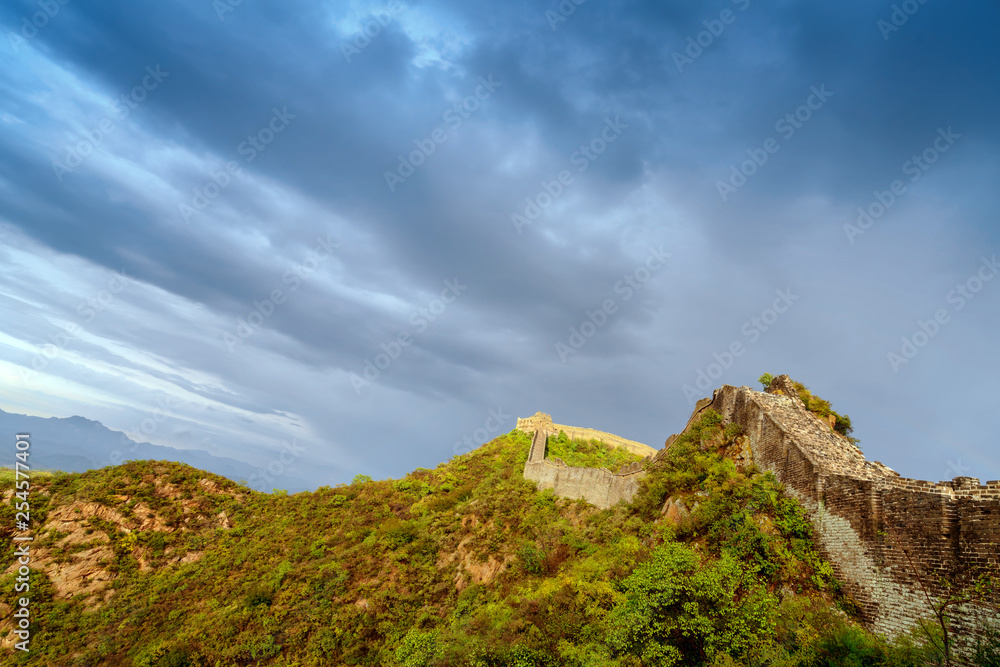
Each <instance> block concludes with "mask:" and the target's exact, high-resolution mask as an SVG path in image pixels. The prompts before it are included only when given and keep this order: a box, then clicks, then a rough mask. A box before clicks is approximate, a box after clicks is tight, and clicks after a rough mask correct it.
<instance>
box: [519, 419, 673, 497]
mask: <svg viewBox="0 0 1000 667" xmlns="http://www.w3.org/2000/svg"><path fill="white" fill-rule="evenodd" d="M517 428H518V429H520V430H522V431H526V432H531V433H533V436H532V439H531V449H530V450H529V452H528V460H527V462H525V464H524V478H525V479H529V480H532V481H534V482H536V483H537V484H538V488H539V489H552V490H553V491H554V492H555V494H556V495H557V496H559V497H560V498H570V499H573V500H576V499H581V498H582V499H583V500H586V501H587V502H589V503H591V504H592V505H595V506H597V507H600V508H601V509H607V508H609V507H611V506H612V505H614V504H615V503H618V502H620V501H622V500H630V499H631V498H632V496H634V495H635V492H636V491H637V490H638V488H639V480H640V479H642V476H643V475H645V474H646V473H645V471H644V470H643V462H642V461H639V462H636V463H632V464H629V465H625V466H622V467H621V468H620V469H619V470H618V471H617V472H611V471H610V470H608V469H607V468H577V467H572V466H567V465H566V464H565V463H563V462H562V461H561V460H560V459H559V458H553V459H547V458H546V457H545V444H546V439H547V438H548V436H549V435H555V434H558V433H559V431H563V432H565V433H566V435H568V436H569V437H571V438H579V439H585V440H591V439H593V440H600V441H602V442H604V443H607V444H608V445H611V446H613V447H622V448H624V449H628V450H629V451H631V452H632V453H634V454H639V455H641V456H646V458H647V459H648V458H649V457H651V456H652V455H655V454H656V450H655V449H653V448H652V447H649V446H647V445H644V444H642V443H640V442H635V441H633V440H626V439H625V438H620V437H618V436H616V435H612V434H610V433H604V432H603V431H595V430H593V429H588V428H579V427H575V426H564V425H562V424H553V423H552V417H550V416H549V415H547V414H545V413H543V412H537V413H535V414H534V415H533V416H531V417H527V418H523V419H518V420H517Z"/></svg>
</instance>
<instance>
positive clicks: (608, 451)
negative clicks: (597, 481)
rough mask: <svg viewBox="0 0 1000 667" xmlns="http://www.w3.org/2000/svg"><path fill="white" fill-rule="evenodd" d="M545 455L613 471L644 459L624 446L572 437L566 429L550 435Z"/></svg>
mask: <svg viewBox="0 0 1000 667" xmlns="http://www.w3.org/2000/svg"><path fill="white" fill-rule="evenodd" d="M545 456H546V457H547V458H550V459H551V458H555V457H558V458H560V459H562V462H563V463H565V464H566V465H568V466H575V467H581V468H607V469H608V470H610V471H612V472H617V470H618V469H619V468H620V467H621V466H623V465H626V464H629V463H635V462H637V461H641V460H642V457H641V456H638V455H637V454H633V453H632V452H630V451H628V450H627V449H625V448H623V447H614V446H610V445H608V444H606V443H604V442H601V441H600V440H582V439H577V438H570V437H568V436H567V435H566V432H565V431H559V434H558V435H555V436H549V438H548V444H547V445H546V447H545Z"/></svg>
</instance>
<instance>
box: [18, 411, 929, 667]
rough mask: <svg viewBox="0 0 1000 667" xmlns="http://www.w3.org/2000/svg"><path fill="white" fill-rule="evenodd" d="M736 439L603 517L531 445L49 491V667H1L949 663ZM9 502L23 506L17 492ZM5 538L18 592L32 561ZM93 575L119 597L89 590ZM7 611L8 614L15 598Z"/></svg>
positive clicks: (106, 480) (680, 455) (701, 442)
mask: <svg viewBox="0 0 1000 667" xmlns="http://www.w3.org/2000/svg"><path fill="white" fill-rule="evenodd" d="M738 437H739V432H738V430H737V429H734V428H733V427H731V426H730V427H727V428H724V425H723V424H722V423H721V418H720V417H719V415H718V414H717V413H715V412H713V411H711V410H709V411H707V412H706V413H705V414H704V415H703V417H702V418H701V420H700V421H699V422H698V423H697V424H695V425H694V426H693V427H692V428H691V429H689V430H688V431H687V432H686V433H685V434H683V435H682V437H680V438H679V439H678V440H676V441H675V442H674V444H673V446H672V447H671V449H670V451H669V454H668V455H666V456H663V457H660V458H659V459H658V460H657V461H656V462H655V463H653V464H651V467H650V469H649V474H648V475H647V476H646V477H645V479H644V480H643V483H642V487H641V490H640V492H639V493H638V494H637V496H636V497H635V499H634V500H633V502H631V503H622V504H619V505H618V506H616V507H614V508H612V509H610V510H603V511H600V510H597V509H595V508H594V507H592V506H590V505H587V504H586V503H584V502H582V501H567V500H561V499H557V498H556V497H554V496H553V495H552V493H551V492H550V491H546V492H538V491H536V489H535V486H534V484H532V483H530V482H527V481H525V480H524V479H523V477H522V474H521V473H522V468H523V465H524V463H525V460H526V458H527V454H528V448H529V444H530V442H529V437H528V436H527V435H525V434H523V433H521V432H517V431H513V432H511V433H508V434H507V435H504V436H502V437H499V438H497V439H495V440H493V441H492V442H490V443H487V444H486V445H483V446H482V447H480V448H479V449H477V450H475V451H474V452H472V453H470V454H467V455H465V456H461V457H455V458H453V459H452V460H451V461H449V462H447V463H443V464H441V465H439V466H438V467H437V468H436V469H433V470H427V469H418V470H416V471H414V472H413V473H411V474H410V475H407V476H406V477H405V478H404V479H401V480H384V481H359V482H357V483H355V484H352V485H350V486H343V485H341V486H338V487H334V488H330V487H322V488H320V489H319V490H317V491H315V492H307V493H297V494H294V495H287V494H284V493H282V492H276V493H274V494H262V493H258V492H255V491H251V490H249V489H247V488H245V487H241V486H238V485H235V484H233V483H231V482H227V481H226V480H224V479H222V478H220V477H216V476H214V475H211V474H209V473H205V472H202V471H198V470H195V469H193V468H190V467H187V466H184V465H181V464H166V463H159V462H132V463H127V464H125V465H122V466H118V467H113V468H105V469H103V470H100V471H95V472H90V473H86V474H73V475H64V476H58V477H55V478H50V479H47V480H39V481H38V482H37V487H36V488H35V490H34V491H33V495H32V502H33V514H32V517H33V520H34V521H35V526H36V527H39V526H41V525H42V524H40V523H38V522H39V521H42V522H44V526H42V527H41V528H39V532H44V537H43V538H42V539H41V541H40V542H36V548H37V549H38V550H37V552H36V554H35V558H36V561H35V567H36V568H43V569H44V570H45V572H48V573H49V574H45V573H43V571H42V569H36V571H35V574H34V580H33V589H32V590H33V592H34V595H35V597H34V598H33V602H32V605H33V608H34V609H36V610H37V611H38V613H39V615H38V616H37V617H36V618H35V619H34V625H33V630H34V632H35V634H34V635H33V639H32V653H31V654H30V655H24V654H21V653H20V652H12V653H9V654H7V657H5V660H6V661H7V662H8V663H9V664H22V663H28V662H30V663H32V664H35V665H78V666H84V665H88V666H89V665H94V666H96V665H112V666H114V665H129V666H131V665H138V666H142V667H150V666H159V667H168V666H169V667H182V666H185V665H189V666H194V665H220V666H222V665H285V666H289V667H291V666H292V665H298V666H305V665H324V666H326V665H378V666H395V665H399V666H405V667H421V666H431V665H442V666H443V665H455V666H459V665H461V666H469V667H485V666H511V667H514V666H517V667H521V666H531V665H536V666H543V665H544V666H548V665H571V666H578V667H583V666H591V667H598V666H601V667H605V666H622V667H624V666H640V665H649V666H654V665H655V666H661V665H662V666H666V665H716V666H729V665H738V664H745V665H775V666H778V665H919V664H925V661H927V660H928V659H930V660H933V659H934V656H933V653H932V651H930V650H929V649H927V648H925V647H924V646H923V645H922V644H921V643H919V642H916V641H911V640H910V639H908V638H904V639H903V640H900V641H898V642H896V643H894V644H889V643H886V642H885V641H883V640H881V639H879V638H877V637H874V636H872V635H870V634H869V633H867V632H866V631H864V630H863V629H861V628H860V626H859V625H858V624H857V623H856V622H855V621H854V620H853V618H852V614H853V612H854V609H853V605H852V602H851V601H850V600H849V599H846V598H844V597H842V596H841V595H840V592H839V586H838V584H837V582H836V581H835V580H834V578H833V576H832V570H831V568H830V566H829V565H828V564H827V563H825V562H824V561H823V560H822V559H821V558H820V557H819V556H818V554H817V553H816V551H815V549H814V547H813V542H812V539H811V537H812V527H811V525H810V523H809V521H808V520H807V518H806V515H805V513H804V512H803V510H802V508H801V507H800V506H799V505H798V503H797V502H796V501H794V500H793V499H791V498H790V497H788V496H786V495H785V494H784V493H783V492H782V488H781V486H780V485H779V484H778V483H777V482H776V480H775V478H774V477H773V476H771V475H770V474H762V473H761V472H759V471H757V470H755V469H749V470H746V471H739V470H737V468H736V466H735V465H734V464H733V463H732V461H730V460H728V459H727V458H726V455H725V453H726V450H727V446H729V445H731V444H732V443H733V440H734V439H735V438H738ZM0 490H4V491H6V494H7V497H8V498H9V495H10V493H11V486H10V484H9V483H5V484H4V485H3V486H2V487H0ZM3 507H4V508H5V509H4V512H5V516H4V517H2V520H3V522H4V523H3V525H4V526H7V525H9V524H10V522H9V521H8V518H9V517H7V516H6V513H9V507H8V505H7V504H5V505H3ZM3 538H4V541H3V545H4V550H3V559H4V561H3V566H4V567H3V569H4V570H8V569H9V568H10V566H11V564H12V563H13V549H12V547H11V543H10V539H9V535H4V536H3ZM95 554H97V555H96V556H95ZM102 554H103V555H102ZM81 558H82V559H84V560H85V562H87V563H90V564H91V566H92V567H91V569H90V571H89V575H88V576H89V578H90V579H95V578H96V579H97V580H98V581H99V582H102V581H103V582H104V583H103V584H101V585H93V586H91V585H81V584H80V582H78V581H77V582H76V583H75V584H74V583H73V572H78V571H79V570H74V569H73V568H77V567H78V566H77V563H78V561H79V560H80V559H81ZM88 559H89V560H88ZM60 564H61V565H60ZM59 567H62V569H59ZM0 591H2V595H3V596H5V597H4V598H2V600H0V601H2V602H6V603H8V604H10V603H11V602H12V599H11V598H12V597H13V593H12V592H11V591H12V575H9V574H8V575H7V576H6V577H4V578H3V581H0ZM60 591H62V592H60ZM67 591H69V592H68V593H67ZM66 595H71V596H70V597H65V596H66ZM2 617H4V618H7V617H9V613H4V614H2ZM5 627H9V626H5ZM3 632H4V633H6V630H3ZM6 639H8V640H9V637H7V638H6Z"/></svg>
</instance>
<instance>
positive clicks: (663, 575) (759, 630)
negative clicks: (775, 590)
mask: <svg viewBox="0 0 1000 667" xmlns="http://www.w3.org/2000/svg"><path fill="white" fill-rule="evenodd" d="M623 592H624V593H625V596H626V600H625V602H624V603H622V604H620V605H618V606H616V607H615V609H614V610H613V611H612V613H611V616H610V619H609V625H610V636H609V638H608V644H609V645H610V647H611V648H612V650H613V651H614V652H615V653H616V654H625V655H631V656H634V657H636V658H638V659H639V660H641V661H642V663H643V664H644V665H650V666H656V667H669V666H670V665H675V664H678V663H684V664H697V663H699V662H702V661H703V660H707V661H711V660H712V659H713V658H714V657H715V655H716V654H718V653H728V654H730V655H732V656H733V657H738V656H740V655H742V654H743V653H745V652H746V651H748V650H749V649H750V648H751V647H753V646H754V645H756V644H758V643H760V642H761V641H762V640H766V639H768V638H769V637H770V636H771V634H772V633H773V626H774V617H775V613H776V611H777V600H776V598H774V597H773V596H772V595H770V594H768V593H767V591H766V590H765V589H764V587H763V586H762V585H761V583H760V582H759V581H758V580H757V579H756V577H754V576H753V574H752V573H751V572H750V571H749V570H748V569H746V568H744V567H743V566H742V565H741V564H740V563H739V562H738V561H737V560H735V559H734V558H732V557H730V556H728V555H724V556H723V557H722V558H721V559H720V560H717V561H712V562H703V561H702V560H701V559H700V558H699V557H698V555H697V553H696V552H695V551H694V550H693V549H692V548H691V547H688V546H685V545H682V544H677V543H669V544H666V545H664V546H663V547H661V548H660V549H657V550H656V551H654V552H653V554H652V556H651V557H650V559H649V560H648V561H646V562H644V563H642V564H640V565H639V566H638V567H637V568H636V570H635V571H634V572H633V573H632V574H631V575H630V576H629V577H628V578H627V579H626V580H625V582H624V584H623Z"/></svg>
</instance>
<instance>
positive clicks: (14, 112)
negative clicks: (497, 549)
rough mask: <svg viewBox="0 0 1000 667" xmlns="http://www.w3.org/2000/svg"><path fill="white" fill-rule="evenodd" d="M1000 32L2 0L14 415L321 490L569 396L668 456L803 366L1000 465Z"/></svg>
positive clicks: (845, 11) (907, 20)
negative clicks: (236, 465) (232, 464)
mask: <svg viewBox="0 0 1000 667" xmlns="http://www.w3.org/2000/svg"><path fill="white" fill-rule="evenodd" d="M94 4H97V5H98V6H92V5H94ZM998 23H1000V2H995V1H992V2H987V1H985V0H981V1H980V2H974V3H965V4H962V5H961V6H954V5H953V4H948V3H944V2H940V1H938V0H925V1H923V2H920V1H918V0H907V1H905V2H896V3H892V2H883V1H878V2H870V1H865V2H862V1H860V0H858V1H851V0H847V1H845V2H841V3H813V2H791V1H773V2H764V1H762V0H732V1H730V0H718V1H716V2H711V3H701V2H673V3H656V2H634V1H615V0H607V1H606V0H563V1H562V2H561V3H560V2H557V1H556V0H551V1H548V2H546V1H542V2H532V3H527V2H517V1H515V2H505V3H499V2H477V3H464V2H452V1H449V0H441V1H438V2H397V1H396V0H392V1H391V2H381V1H378V2H374V3H368V2H354V1H349V2H317V1H309V0H282V1H281V2H278V1H265V0H214V1H211V0H199V1H198V2H187V1H183V0H181V1H178V2H171V3H134V2H107V3H86V2H82V1H79V0H77V1H73V0H66V1H65V2H63V1H62V0H41V1H40V2H27V1H20V0H12V1H11V2H5V3H3V5H2V7H0V33H2V39H0V59H2V63H3V66H2V67H0V87H2V94H0V322H2V325H0V408H2V409H4V410H7V411H9V412H20V413H24V414H31V415H38V416H44V417H48V416H58V417H68V416H71V415H81V416H85V417H87V418H90V419H95V420H99V421H101V422H102V423H104V424H105V425H107V426H108V427H110V428H113V429H116V430H121V431H124V432H126V433H129V434H132V435H134V436H137V438H136V439H139V440H145V441H149V442H152V443H154V444H161V445H168V446H173V447H180V448H188V449H189V448H197V449H205V450H208V451H210V452H211V453H213V454H216V455H219V456H228V457H233V458H237V459H241V460H244V461H247V462H249V463H252V464H253V465H257V466H261V467H266V466H268V465H271V468H272V470H274V469H276V468H277V469H280V474H278V475H277V479H276V480H275V487H276V488H315V487H317V486H320V485H324V484H325V485H334V484H337V483H341V482H349V481H350V480H351V479H352V477H353V476H354V475H357V474H367V475H371V476H372V477H374V478H376V479H378V478H386V477H394V478H398V477H402V476H403V475H405V474H406V473H407V472H409V471H411V470H413V469H414V468H417V467H426V468H433V467H434V466H436V465H437V464H438V463H440V462H442V461H446V460H448V459H449V458H450V457H452V456H454V455H456V454H461V453H464V452H466V451H469V450H470V449H471V448H474V447H476V446H478V445H479V444H480V443H482V442H484V441H487V440H490V439H492V438H493V437H496V436H497V435H499V434H501V433H505V432H507V431H510V430H511V429H513V428H514V426H515V424H516V418H517V417H519V416H520V417H525V416H529V415H531V414H533V413H534V412H536V411H543V412H547V413H549V414H551V415H552V417H553V420H554V421H556V422H557V423H564V424H572V425H577V426H585V427H591V428H596V429H600V430H603V431H608V432H613V433H617V434H619V435H621V436H623V437H626V438H630V439H633V440H638V441H640V442H645V443H647V444H650V445H651V446H654V447H661V446H662V444H663V442H664V440H665V439H666V438H667V437H668V436H669V435H671V434H672V433H675V432H677V431H678V430H680V429H681V428H682V427H683V425H684V423H685V422H686V420H687V418H688V416H689V415H690V413H691V410H692V408H693V404H694V402H695V400H697V398H700V397H702V396H709V395H711V393H712V390H713V389H714V388H716V387H718V386H721V385H723V384H732V385H736V386H740V385H749V386H754V387H759V385H758V384H757V378H758V376H760V375H761V374H762V373H764V372H770V373H774V374H778V373H788V374H789V375H791V376H792V377H793V378H795V379H797V380H799V381H801V382H803V383H805V384H806V385H807V386H809V387H810V388H811V389H812V390H813V392H814V393H816V394H818V395H820V396H822V397H824V398H826V399H828V400H830V401H831V402H832V403H833V406H834V409H836V410H837V411H839V412H841V413H847V414H848V415H849V416H850V417H851V419H852V421H853V424H854V429H855V431H854V435H855V436H856V437H858V438H860V440H861V447H862V449H863V451H864V452H865V454H866V456H868V458H870V459H873V460H878V461H881V462H883V463H885V464H886V465H888V466H889V467H890V468H893V469H894V470H896V471H898V472H899V473H900V474H902V475H903V476H905V477H914V478H918V479H928V480H931V481H937V480H946V479H951V478H952V477H954V476H956V475H969V476H976V477H980V478H981V479H982V480H983V481H984V482H985V480H993V479H1000V453H998V448H997V446H996V441H995V436H994V433H993V432H994V431H995V426H994V424H993V423H992V422H993V419H992V418H990V416H989V415H991V414H995V412H996V409H995V402H996V399H997V396H998V394H1000V381H998V378H1000V354H998V351H997V345H996V341H997V336H996V332H997V330H998V328H1000V308H998V306H1000V280H993V278H994V277H995V275H996V273H998V272H1000V265H997V259H996V258H997V253H998V251H1000V239H998V236H1000V234H998V224H997V222H998V221H997V214H998V211H1000V189H998V188H997V183H998V180H1000V150H998V148H1000V141H998V139H1000V133H998V130H1000V122H998V116H997V109H998V108H1000V86H998V83H1000V80H998V79H1000V43H998V42H997V40H996V37H995V35H996V31H997V25H998ZM289 452H293V454H289ZM289 459H292V460H289ZM275 461H280V465H277V464H275Z"/></svg>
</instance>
